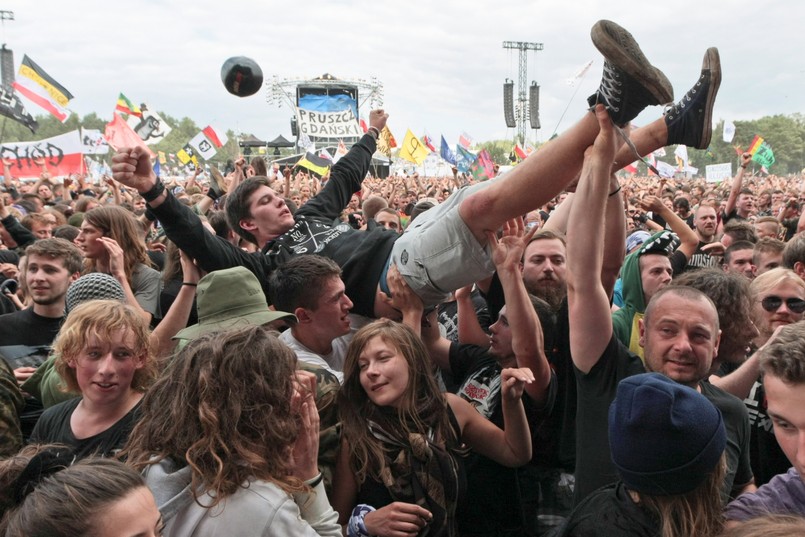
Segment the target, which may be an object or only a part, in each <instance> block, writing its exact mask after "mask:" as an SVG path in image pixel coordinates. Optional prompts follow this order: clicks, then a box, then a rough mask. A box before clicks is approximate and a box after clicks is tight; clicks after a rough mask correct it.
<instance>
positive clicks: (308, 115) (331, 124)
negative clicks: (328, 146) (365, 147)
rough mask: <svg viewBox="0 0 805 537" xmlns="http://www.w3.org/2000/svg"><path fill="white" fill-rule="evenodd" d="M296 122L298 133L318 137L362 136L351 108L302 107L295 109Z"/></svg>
mask: <svg viewBox="0 0 805 537" xmlns="http://www.w3.org/2000/svg"><path fill="white" fill-rule="evenodd" d="M296 122H297V124H298V126H299V135H300V136H301V135H303V134H306V135H308V136H311V137H313V136H315V137H318V138H346V137H349V136H354V137H356V138H360V137H361V136H363V132H361V128H360V126H359V125H358V120H357V119H355V114H354V113H352V109H349V110H342V111H340V112H314V111H312V110H305V109H304V108H297V109H296Z"/></svg>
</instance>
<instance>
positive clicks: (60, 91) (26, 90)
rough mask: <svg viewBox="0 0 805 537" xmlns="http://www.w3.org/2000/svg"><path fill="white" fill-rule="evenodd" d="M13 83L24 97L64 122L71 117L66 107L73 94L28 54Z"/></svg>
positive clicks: (23, 59)
mask: <svg viewBox="0 0 805 537" xmlns="http://www.w3.org/2000/svg"><path fill="white" fill-rule="evenodd" d="M12 85H13V86H14V89H15V90H17V91H18V92H19V93H20V94H21V95H22V96H23V97H25V98H26V99H29V100H30V101H31V102H32V103H34V104H36V105H38V106H41V107H42V108H44V109H45V110H47V111H48V112H50V113H51V114H53V115H54V116H56V118H58V120H59V121H61V122H62V123H64V122H65V121H67V118H69V117H70V111H69V110H67V108H66V107H67V103H69V102H70V99H72V98H73V94H72V93H70V92H69V91H67V89H66V88H65V87H64V86H62V85H61V84H59V83H58V82H56V80H55V79H54V78H52V77H51V76H50V75H48V74H47V73H46V72H45V70H44V69H42V68H41V67H39V66H38V65H37V64H36V63H34V61H33V60H32V59H31V58H29V57H28V55H27V54H26V55H25V56H23V57H22V65H20V70H19V72H18V73H17V79H16V80H15V81H14V83H13V84H12Z"/></svg>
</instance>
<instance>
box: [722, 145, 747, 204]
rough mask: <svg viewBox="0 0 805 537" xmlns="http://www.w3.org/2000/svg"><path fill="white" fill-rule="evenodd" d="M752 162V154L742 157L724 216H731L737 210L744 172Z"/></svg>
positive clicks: (745, 154) (733, 180)
mask: <svg viewBox="0 0 805 537" xmlns="http://www.w3.org/2000/svg"><path fill="white" fill-rule="evenodd" d="M751 161H752V154H751V153H744V154H743V155H741V165H740V167H739V168H738V173H736V174H735V177H734V178H733V179H732V188H731V189H730V197H729V198H727V205H725V206H724V214H730V213H731V212H732V211H733V210H735V203H736V202H737V201H738V196H739V195H740V194H741V188H743V181H744V172H745V171H746V167H747V166H748V165H749V163H750V162H751Z"/></svg>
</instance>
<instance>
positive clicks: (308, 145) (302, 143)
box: [296, 132, 315, 152]
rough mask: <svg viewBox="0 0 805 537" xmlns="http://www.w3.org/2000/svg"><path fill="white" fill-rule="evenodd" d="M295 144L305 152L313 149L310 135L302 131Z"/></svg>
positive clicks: (313, 145)
mask: <svg viewBox="0 0 805 537" xmlns="http://www.w3.org/2000/svg"><path fill="white" fill-rule="evenodd" d="M296 144H297V145H298V146H299V147H301V148H302V149H304V150H305V151H306V152H307V151H315V144H314V143H313V142H312V141H311V139H310V136H308V135H307V134H305V133H304V132H303V133H300V134H299V139H298V140H297V142H296Z"/></svg>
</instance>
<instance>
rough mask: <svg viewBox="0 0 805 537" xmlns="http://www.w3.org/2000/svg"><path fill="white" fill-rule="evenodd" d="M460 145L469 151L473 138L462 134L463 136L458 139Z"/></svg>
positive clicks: (464, 133)
mask: <svg viewBox="0 0 805 537" xmlns="http://www.w3.org/2000/svg"><path fill="white" fill-rule="evenodd" d="M458 143H459V145H461V147H463V148H464V149H469V148H470V146H471V145H472V136H470V135H469V134H467V133H466V132H462V133H461V136H459V137H458Z"/></svg>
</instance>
